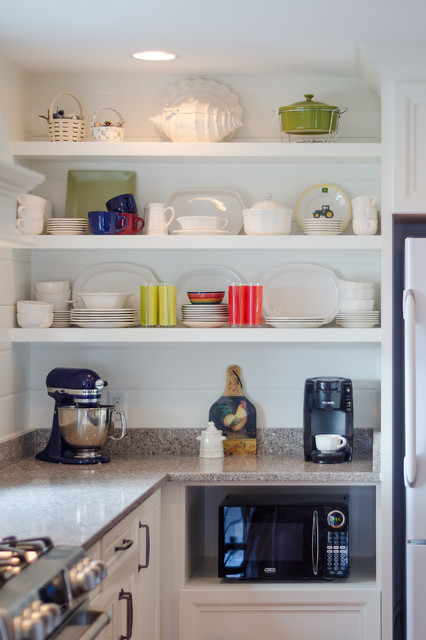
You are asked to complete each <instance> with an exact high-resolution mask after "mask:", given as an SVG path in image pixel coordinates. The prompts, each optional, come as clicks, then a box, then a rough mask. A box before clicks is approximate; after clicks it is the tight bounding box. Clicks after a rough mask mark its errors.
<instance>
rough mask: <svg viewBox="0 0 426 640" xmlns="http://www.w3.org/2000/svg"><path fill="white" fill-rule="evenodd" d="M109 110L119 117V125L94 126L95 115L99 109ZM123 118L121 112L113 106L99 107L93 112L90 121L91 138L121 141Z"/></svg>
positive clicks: (103, 140) (122, 137) (102, 140)
mask: <svg viewBox="0 0 426 640" xmlns="http://www.w3.org/2000/svg"><path fill="white" fill-rule="evenodd" d="M105 110H110V111H114V113H115V114H116V115H117V116H118V117H119V121H118V123H117V124H118V125H119V126H115V127H114V126H109V127H107V126H103V125H101V126H99V125H98V126H96V127H95V122H96V118H97V115H98V113H99V112H100V111H105ZM124 122H125V121H124V119H123V116H122V115H121V113H119V111H117V109H114V108H113V107H101V108H100V109H98V110H97V111H96V113H94V114H93V116H92V120H91V122H90V128H91V130H92V136H93V140H95V141H96V142H123V140H124Z"/></svg>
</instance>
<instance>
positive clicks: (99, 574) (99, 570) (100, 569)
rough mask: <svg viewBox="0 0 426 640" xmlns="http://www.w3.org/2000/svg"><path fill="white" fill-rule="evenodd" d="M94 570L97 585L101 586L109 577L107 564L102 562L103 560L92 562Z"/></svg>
mask: <svg viewBox="0 0 426 640" xmlns="http://www.w3.org/2000/svg"><path fill="white" fill-rule="evenodd" d="M92 568H93V571H94V574H95V576H96V584H99V583H100V582H102V580H104V579H105V578H106V577H107V568H106V564H105V562H102V561H101V560H92Z"/></svg>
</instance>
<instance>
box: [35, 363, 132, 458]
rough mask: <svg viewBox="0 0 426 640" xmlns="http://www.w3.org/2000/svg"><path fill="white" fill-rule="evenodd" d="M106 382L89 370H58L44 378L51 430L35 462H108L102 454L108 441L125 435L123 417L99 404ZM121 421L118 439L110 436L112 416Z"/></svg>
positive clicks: (110, 407) (112, 425) (112, 409)
mask: <svg viewBox="0 0 426 640" xmlns="http://www.w3.org/2000/svg"><path fill="white" fill-rule="evenodd" d="M107 384H108V383H107V382H106V381H105V380H102V379H101V378H100V377H99V375H98V374H97V373H96V372H95V371H92V370H91V369H71V368H66V367H57V368H55V369H52V371H50V373H48V374H47V377H46V386H47V393H48V395H49V396H51V397H52V398H53V399H54V400H55V409H54V413H53V424H52V431H51V434H50V438H49V442H48V444H47V446H46V447H45V448H44V449H43V450H42V451H40V452H39V453H37V455H36V458H37V459H38V460H44V461H45V462H56V463H64V464H97V463H102V462H109V456H108V455H106V454H103V453H102V449H103V447H104V446H105V444H106V441H107V439H108V438H111V439H112V440H121V438H123V437H124V436H125V434H126V429H127V425H126V418H125V416H124V413H123V412H122V411H118V410H117V409H116V408H115V407H114V406H113V405H101V404H100V400H101V394H102V389H104V387H106V386H107ZM115 416H118V417H119V419H120V422H121V434H120V436H119V437H113V436H112V435H111V433H112V431H113V430H114V417H115Z"/></svg>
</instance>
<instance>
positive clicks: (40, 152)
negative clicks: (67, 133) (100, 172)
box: [11, 140, 381, 163]
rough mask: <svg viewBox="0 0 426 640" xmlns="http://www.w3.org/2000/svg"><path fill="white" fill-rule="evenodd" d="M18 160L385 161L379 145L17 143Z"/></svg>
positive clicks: (13, 145)
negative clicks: (382, 159)
mask: <svg viewBox="0 0 426 640" xmlns="http://www.w3.org/2000/svg"><path fill="white" fill-rule="evenodd" d="M11 147H12V153H13V155H14V156H15V158H22V159H25V158H27V159H38V160H40V159H44V160H55V161H60V160H63V161H66V162H69V161H70V159H71V158H72V159H80V160H91V159H92V160H99V159H102V160H104V161H108V160H110V161H116V160H117V159H118V158H121V159H126V158H128V159H131V160H132V161H137V160H139V161H141V162H143V161H152V160H153V159H155V158H163V159H164V158H169V159H171V160H172V159H174V158H179V159H188V160H192V159H193V158H197V162H199V161H204V162H206V163H209V162H214V161H215V159H219V160H222V161H223V160H224V159H228V160H232V159H236V160H238V162H244V161H252V162H261V161H262V160H266V161H268V162H271V161H277V162H297V161H301V162H306V161H309V160H312V161H315V162H318V161H323V162H328V163H333V162H350V163H356V162H360V161H362V162H372V163H379V162H380V160H381V144H380V143H377V142H365V143H364V142H349V143H346V142H343V143H330V144H327V143H326V144H324V143H322V144H320V143H318V144H304V143H300V144H294V143H283V142H281V141H279V140H278V141H276V142H222V143H221V142H217V143H208V142H206V143H204V142H161V141H160V142H158V141H156V142H108V143H106V142H14V143H12V145H11Z"/></svg>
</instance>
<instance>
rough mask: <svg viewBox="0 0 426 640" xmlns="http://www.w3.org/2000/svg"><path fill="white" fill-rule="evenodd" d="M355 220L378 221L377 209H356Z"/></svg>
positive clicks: (354, 212) (353, 212)
mask: <svg viewBox="0 0 426 640" xmlns="http://www.w3.org/2000/svg"><path fill="white" fill-rule="evenodd" d="M352 219H353V220H377V219H378V211H377V207H356V208H355V209H352Z"/></svg>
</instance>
